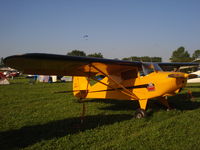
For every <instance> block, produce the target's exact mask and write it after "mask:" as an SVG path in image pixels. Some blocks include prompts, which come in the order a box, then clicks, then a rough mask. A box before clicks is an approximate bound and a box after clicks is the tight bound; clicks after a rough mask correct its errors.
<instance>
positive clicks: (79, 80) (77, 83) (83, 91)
mask: <svg viewBox="0 0 200 150" xmlns="http://www.w3.org/2000/svg"><path fill="white" fill-rule="evenodd" d="M89 89H90V83H89V80H88V79H87V78H86V77H78V76H74V77H73V94H74V96H76V97H78V98H85V97H86V96H87V94H88V90H89Z"/></svg>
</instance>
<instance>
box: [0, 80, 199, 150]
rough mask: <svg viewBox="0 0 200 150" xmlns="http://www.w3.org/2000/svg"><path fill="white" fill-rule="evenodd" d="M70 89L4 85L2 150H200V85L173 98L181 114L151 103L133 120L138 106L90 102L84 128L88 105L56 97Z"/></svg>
mask: <svg viewBox="0 0 200 150" xmlns="http://www.w3.org/2000/svg"><path fill="white" fill-rule="evenodd" d="M188 89H190V90H191V91H192V92H193V96H194V98H193V99H192V100H189V99H188V97H187V91H188ZM66 90H71V83H52V84H49V83H37V84H30V83H29V80H28V79H23V78H18V79H14V80H12V81H11V84H10V85H2V86H0V149H1V150H4V149H37V150H38V149H125V150H126V149H137V150H140V149H147V150H149V149H152V150H157V149H159V150H161V149H162V150H163V149H169V150H174V149H178V150H182V149H183V150H187V149H188V150H190V149H193V150H194V149H200V84H191V85H188V86H187V87H186V88H185V89H184V90H183V91H182V92H181V93H180V94H178V95H176V96H174V97H170V98H169V101H170V104H171V105H172V106H174V107H175V108H176V109H175V110H171V111H166V110H165V108H164V107H163V106H162V105H160V104H159V103H158V102H157V101H153V100H152V101H149V103H148V111H147V112H148V117H147V118H144V119H135V118H133V115H134V112H135V110H136V109H137V108H138V103H137V102H135V101H115V100H92V101H90V102H86V116H85V118H84V121H83V123H82V124H81V119H80V116H81V113H82V104H80V103H78V102H77V100H76V98H75V97H73V95H72V94H71V93H68V94H66V93H56V92H59V91H66Z"/></svg>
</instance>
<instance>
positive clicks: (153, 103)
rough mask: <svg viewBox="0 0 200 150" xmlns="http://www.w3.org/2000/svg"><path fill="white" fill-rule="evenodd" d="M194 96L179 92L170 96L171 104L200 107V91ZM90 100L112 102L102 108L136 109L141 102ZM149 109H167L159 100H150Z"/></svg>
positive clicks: (184, 107) (179, 108)
mask: <svg viewBox="0 0 200 150" xmlns="http://www.w3.org/2000/svg"><path fill="white" fill-rule="evenodd" d="M192 96H193V98H192V99H190V98H189V97H188V95H187V94H178V95H176V96H173V97H169V104H170V106H171V107H172V108H175V109H177V110H193V109H197V108H200V101H195V98H200V92H193V93H192ZM88 102H95V103H106V104H110V105H108V106H106V107H103V108H100V109H102V110H112V111H113V110H116V111H119V110H136V109H138V108H139V103H138V102H137V101H126V100H112V99H108V100H103V99H94V100H92V101H88ZM147 109H152V110H153V111H154V110H160V109H166V107H165V106H163V105H162V104H161V103H160V102H159V101H157V100H156V99H155V100H153V99H152V100H149V101H148V104H147Z"/></svg>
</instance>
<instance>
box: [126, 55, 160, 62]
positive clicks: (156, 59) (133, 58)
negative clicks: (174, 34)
mask: <svg viewBox="0 0 200 150" xmlns="http://www.w3.org/2000/svg"><path fill="white" fill-rule="evenodd" d="M122 60H129V61H143V62H162V58H161V57H149V56H142V57H136V56H131V57H126V58H123V59H122Z"/></svg>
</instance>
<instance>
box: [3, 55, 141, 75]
mask: <svg viewBox="0 0 200 150" xmlns="http://www.w3.org/2000/svg"><path fill="white" fill-rule="evenodd" d="M4 63H5V64H6V65H7V66H9V67H11V68H15V69H17V70H19V71H22V72H23V73H26V74H41V75H65V76H95V75H111V74H118V73H122V72H126V71H134V72H135V73H137V70H138V69H137V68H141V65H142V62H130V61H121V60H112V59H102V58H92V57H78V56H67V55H55V54H43V53H29V54H23V55H13V56H9V57H7V58H5V59H4Z"/></svg>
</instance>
